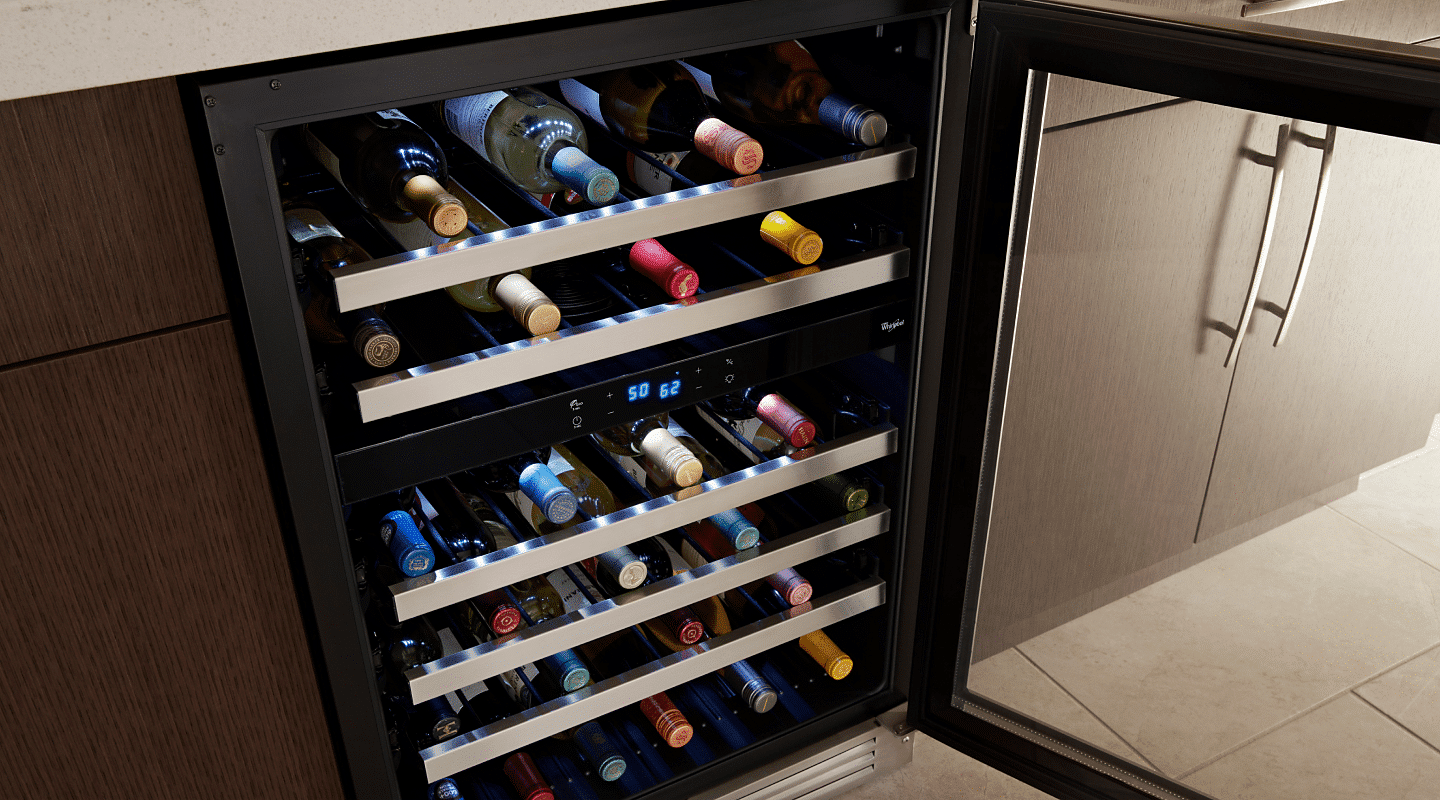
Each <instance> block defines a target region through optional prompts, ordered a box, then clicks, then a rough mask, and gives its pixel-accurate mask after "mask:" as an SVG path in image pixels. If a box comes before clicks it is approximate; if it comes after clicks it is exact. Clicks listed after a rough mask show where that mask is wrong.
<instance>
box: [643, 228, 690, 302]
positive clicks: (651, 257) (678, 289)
mask: <svg viewBox="0 0 1440 800" xmlns="http://www.w3.org/2000/svg"><path fill="white" fill-rule="evenodd" d="M625 260H626V263H628V264H629V265H630V268H631V269H633V270H635V271H636V272H638V273H640V274H641V275H644V276H645V277H647V278H649V279H650V280H652V281H654V282H655V285H656V286H659V287H660V288H661V289H664V290H665V292H666V293H667V294H669V295H670V296H671V297H673V298H675V299H676V300H683V299H684V298H686V297H690V296H692V295H694V294H695V292H696V290H697V289H699V288H700V276H699V275H697V274H696V273H695V270H694V268H693V267H691V266H690V265H689V264H686V263H685V262H683V261H681V260H680V259H678V258H676V257H675V256H673V255H671V253H670V251H669V250H666V249H665V246H664V245H662V244H660V242H658V241H656V240H654V239H641V240H640V241H638V242H636V243H635V244H632V245H630V252H629V253H628V254H627V255H626V258H625Z"/></svg>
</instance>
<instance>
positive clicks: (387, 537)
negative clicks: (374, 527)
mask: <svg viewBox="0 0 1440 800" xmlns="http://www.w3.org/2000/svg"><path fill="white" fill-rule="evenodd" d="M380 541H381V542H384V543H385V547H386V548H388V549H389V550H390V555H391V557H393V558H394V559H395V565H396V566H398V567H399V568H400V571H401V572H403V573H405V575H406V576H407V577H411V578H413V577H415V576H417V575H424V574H425V573H427V572H429V571H430V570H432V569H434V568H435V551H434V550H433V549H432V548H431V547H430V544H429V543H428V542H426V541H425V537H424V536H423V535H421V533H420V528H419V527H418V526H416V524H415V520H414V519H413V518H412V517H411V516H410V514H409V513H407V512H405V511H398V510H397V511H391V512H390V513H388V514H386V515H385V516H384V517H383V518H382V519H381V520H380Z"/></svg>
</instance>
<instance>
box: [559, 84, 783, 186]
mask: <svg viewBox="0 0 1440 800" xmlns="http://www.w3.org/2000/svg"><path fill="white" fill-rule="evenodd" d="M560 92H561V93H562V94H563V95H564V96H565V100H566V102H568V103H569V104H570V105H571V106H572V107H574V108H575V109H576V110H577V111H579V112H580V113H581V114H583V115H585V116H586V117H589V118H590V119H592V120H594V121H595V122H597V123H599V124H601V125H604V126H606V127H608V128H609V129H610V130H611V131H612V132H614V133H616V134H618V135H620V136H623V137H625V138H626V139H628V140H630V141H631V142H634V143H635V144H637V145H639V146H640V147H643V148H644V149H645V150H646V151H649V152H672V151H682V150H691V149H695V150H699V151H700V152H701V153H703V154H704V155H705V156H706V157H708V158H710V159H711V160H713V161H715V162H716V163H718V164H720V165H721V166H723V167H725V168H726V169H728V170H730V171H732V172H735V173H737V174H739V175H749V174H751V173H753V172H755V171H756V170H758V169H759V168H760V164H761V162H762V161H763V160H764V158H765V152H764V149H763V148H762V147H761V146H760V143H759V142H757V141H755V140H754V139H752V138H750V137H749V136H747V135H745V134H744V133H742V132H740V131H738V130H736V129H734V128H732V127H730V126H729V125H727V124H725V123H724V122H721V121H720V120H718V119H716V118H715V116H714V115H713V114H711V113H710V108H709V105H708V104H707V103H706V102H705V95H704V94H703V93H702V92H701V91H700V87H699V86H698V85H696V83H695V80H694V78H692V77H691V75H690V73H689V72H687V71H686V70H685V69H684V68H683V67H681V66H680V65H679V64H676V63H674V62H668V63H665V64H651V65H647V66H638V67H629V68H627V69H621V70H614V71H612V72H604V73H599V74H596V75H586V76H583V77H580V78H566V79H564V80H562V81H560Z"/></svg>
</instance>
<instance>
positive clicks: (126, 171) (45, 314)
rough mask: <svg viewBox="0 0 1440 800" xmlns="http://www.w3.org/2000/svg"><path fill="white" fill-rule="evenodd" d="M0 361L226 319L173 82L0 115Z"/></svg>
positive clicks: (11, 106) (37, 102) (52, 99)
mask: <svg viewBox="0 0 1440 800" xmlns="http://www.w3.org/2000/svg"><path fill="white" fill-rule="evenodd" d="M0 140H3V141H4V142H5V147H4V148H0V181H3V183H4V184H5V185H6V186H8V187H10V191H9V199H8V200H7V201H6V204H5V209H6V210H5V213H4V214H0V248H3V252H4V254H5V269H4V270H3V271H0V364H13V363H15V362H17V361H23V360H26V359H31V358H37V357H40V356H45V355H51V354H54V353H60V352H64V351H67V350H72V349H75V348H79V347H86V346H90V345H95V344H100V343H103V342H107V341H112V340H114V339H119V338H123V337H126V336H134V335H136V334H141V333H148V332H150V331H154V330H159V329H161V328H166V327H169V326H172V325H179V324H183V323H186V322H194V321H197V320H201V319H206V318H209V317H214V316H217V315H219V314H223V313H225V310H226V303H225V293H224V288H223V287H222V285H221V283H220V271H219V267H218V264H217V261H216V257H215V245H214V243H213V242H212V240H211V237H210V224H209V221H208V219H207V218H206V214H205V201H204V198H203V197H202V196H201V192H200V180H199V176H198V173H197V171H196V168H195V157H194V155H193V154H192V153H191V151H190V140H189V135H188V133H187V132H186V129H185V120H184V117H183V115H182V113H181V110H180V99H179V94H178V92H177V90H176V87H175V83H174V81H171V80H155V81H144V82H141V83H128V84H121V85H119V86H107V87H104V88H100V89H88V90H85V91H80V92H70V93H67V94H59V95H50V96H45V97H32V98H27V99H24V100H14V101H11V102H8V103H3V104H0Z"/></svg>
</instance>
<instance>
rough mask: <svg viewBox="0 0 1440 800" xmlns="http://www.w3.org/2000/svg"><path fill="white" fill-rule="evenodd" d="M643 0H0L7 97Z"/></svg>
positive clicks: (1, 77) (0, 73)
mask: <svg viewBox="0 0 1440 800" xmlns="http://www.w3.org/2000/svg"><path fill="white" fill-rule="evenodd" d="M645 2H655V0H538V1H537V0H531V1H530V2H524V1H523V0H455V2H452V3H449V4H435V3H415V2H404V0H342V1H341V2H335V1H334V0H331V1H330V2H319V1H318V0H238V2H218V1H217V0H0V100H13V99H16V98H21V97H32V96H35V95H42V94H54V93H56V92H66V91H71V90H74V89H88V88H92V87H95V86H107V85H111V84H116V83H127V82H129V81H137V80H144V79H147V78H161V77H166V76H170V75H182V74H185V73H188V72H198V71H200V70H207V69H217V68H220V67H231V66H235V65H237V64H256V63H260V62H264V61H273V60H275V59H280V58H287V57H290V56H300V55H309V54H312V53H323V52H330V51H335V50H345V49H349V48H352V47H360V46H363V45H372V44H381V43H384V42H397V41H403V40H406V39H417V38H421V37H425V36H434V35H436V34H442V33H453V32H455V31H465V30H474V29H476V28H489V27H494V26H497V25H507V24H511V23H516V22H526V21H530V20H535V19H544V18H548V17H558V16H564V15H567V14H578V13H583V12H587V11H598V10H602V9H609V8H616V7H619V6H629V5H637V4H639V3H645ZM439 7H447V8H448V13H446V14H445V15H444V16H443V18H442V16H441V15H439V14H437V13H436V9H437V8H439Z"/></svg>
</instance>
